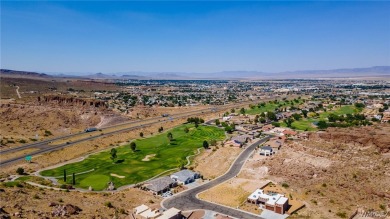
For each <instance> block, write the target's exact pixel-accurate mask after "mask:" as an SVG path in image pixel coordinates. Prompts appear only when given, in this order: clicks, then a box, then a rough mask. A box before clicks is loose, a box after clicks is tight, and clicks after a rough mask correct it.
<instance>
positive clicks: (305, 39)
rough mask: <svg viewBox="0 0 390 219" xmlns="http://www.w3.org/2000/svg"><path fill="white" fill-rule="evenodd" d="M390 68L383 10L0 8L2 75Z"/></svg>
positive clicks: (73, 4)
mask: <svg viewBox="0 0 390 219" xmlns="http://www.w3.org/2000/svg"><path fill="white" fill-rule="evenodd" d="M375 65H390V2H385V1H370V2H369V1H365V2H350V1H348V2H341V1H328V2H322V1H314V2H313V1H311V2H305V1H276V2H274V1H260V2H232V1H229V2H223V1H217V2H207V1H203V2H189V1H181V2H152V1H148V2H127V1H126V2H123V1H118V2H105V1H96V2H93V1H86V2H81V1H70V2H59V1H55V2H44V1H39V2H33V1H28V2H21V1H1V68H8V69H16V70H30V71H40V72H104V73H115V72H128V71H145V72H217V71H232V70H247V71H264V72H279V71H287V70H304V69H334V68H348V67H369V66H375Z"/></svg>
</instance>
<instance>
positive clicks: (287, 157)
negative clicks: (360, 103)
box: [263, 125, 390, 218]
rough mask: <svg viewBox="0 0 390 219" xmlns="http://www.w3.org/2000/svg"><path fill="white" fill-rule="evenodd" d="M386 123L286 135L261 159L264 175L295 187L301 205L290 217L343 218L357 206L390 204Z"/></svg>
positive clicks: (378, 207)
mask: <svg viewBox="0 0 390 219" xmlns="http://www.w3.org/2000/svg"><path fill="white" fill-rule="evenodd" d="M386 133H390V127H389V126H388V125H378V126H376V127H375V126H374V127H360V128H353V129H340V128H335V129H328V130H327V131H326V132H320V133H311V134H310V135H309V139H308V140H297V141H289V142H288V143H287V144H286V145H285V146H284V147H283V148H282V151H281V152H279V153H277V154H276V155H274V156H273V157H271V158H270V159H266V161H264V163H263V165H265V166H267V167H268V168H269V174H270V178H271V179H272V180H275V181H277V182H280V183H285V185H286V187H288V188H289V189H291V190H292V191H297V192H298V193H299V194H301V195H300V197H298V198H299V199H301V200H305V202H306V208H305V209H303V210H300V211H298V215H294V217H296V218H301V217H303V216H305V217H309V218H348V217H349V216H350V215H352V214H353V213H354V212H355V211H356V210H357V208H358V207H360V208H363V209H366V210H368V209H373V210H375V211H383V210H384V209H386V208H387V209H389V208H390V206H388V204H389V203H390V153H388V151H389V143H390V135H386Z"/></svg>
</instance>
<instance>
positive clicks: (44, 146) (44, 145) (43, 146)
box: [0, 110, 206, 166]
mask: <svg viewBox="0 0 390 219" xmlns="http://www.w3.org/2000/svg"><path fill="white" fill-rule="evenodd" d="M205 111H206V110H197V111H195V112H198V113H191V112H189V113H191V114H189V115H188V112H187V113H180V114H176V115H174V116H172V118H174V119H180V118H185V117H188V116H196V115H199V114H203V113H204V112H205ZM183 114H185V115H183ZM158 119H159V120H158ZM158 119H157V118H153V119H146V120H143V121H142V122H144V121H150V120H152V122H149V123H143V124H142V125H137V126H132V127H127V128H122V129H119V130H116V131H111V132H106V133H102V134H100V135H96V136H88V137H86V138H83V139H79V140H75V141H72V142H71V143H64V144H59V145H49V143H50V141H53V140H59V139H63V138H68V137H69V136H65V137H59V138H55V139H51V140H47V141H43V142H39V143H34V144H29V145H24V146H21V147H17V148H14V149H13V148H11V149H8V150H5V151H0V155H1V154H5V153H12V152H16V151H20V150H25V149H28V148H38V149H39V150H37V151H34V152H31V153H29V154H28V155H31V156H34V155H39V154H43V153H46V152H50V151H55V150H59V149H62V148H65V147H69V146H71V145H73V144H76V143H80V142H83V141H88V140H92V139H95V138H100V137H104V136H107V135H112V134H118V133H121V132H125V131H132V130H136V129H139V128H142V127H145V126H149V125H152V124H155V123H160V122H164V121H166V120H167V119H161V118H158ZM137 122H139V121H137ZM137 122H133V123H137ZM128 124H129V123H128ZM128 124H127V125H128ZM118 126H123V124H122V125H118ZM109 128H112V127H109ZM105 129H108V128H105ZM81 134H85V133H80V134H74V135H70V136H76V135H81ZM24 158H25V156H24V155H23V156H17V157H14V158H11V159H8V160H2V159H0V166H4V165H8V164H11V163H14V162H16V161H20V160H23V159H24Z"/></svg>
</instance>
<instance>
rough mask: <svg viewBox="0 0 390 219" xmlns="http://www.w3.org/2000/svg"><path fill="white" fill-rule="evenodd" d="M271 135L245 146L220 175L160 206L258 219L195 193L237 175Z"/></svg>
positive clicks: (163, 202)
mask: <svg viewBox="0 0 390 219" xmlns="http://www.w3.org/2000/svg"><path fill="white" fill-rule="evenodd" d="M270 137H271V136H267V137H265V138H263V139H261V140H259V141H257V142H255V143H253V144H252V145H250V146H248V147H247V148H245V150H244V151H243V152H241V154H240V155H239V156H238V157H237V159H236V160H235V161H234V162H233V164H232V165H231V167H230V169H229V170H228V171H227V172H226V173H225V174H224V175H222V176H220V177H218V178H216V179H214V180H212V181H210V182H208V183H206V184H203V185H201V186H198V187H195V188H193V189H190V190H186V191H184V192H181V193H179V194H177V195H174V196H172V197H170V198H167V199H165V200H163V201H162V202H161V206H162V207H164V208H167V209H168V208H172V207H175V208H178V209H180V210H183V211H187V210H195V209H205V210H211V211H215V212H219V213H221V214H225V215H229V216H232V217H236V218H245V219H260V218H261V217H260V216H258V215H255V214H251V213H248V212H245V211H241V210H238V209H234V208H229V207H226V206H223V205H219V204H215V203H211V202H207V201H202V200H200V199H198V198H197V195H198V194H199V193H201V192H203V191H206V190H208V189H210V188H212V187H214V186H217V185H219V184H221V183H223V182H225V181H227V180H229V179H231V178H233V177H235V176H237V175H238V173H239V172H240V170H241V168H242V167H243V166H244V163H245V161H246V160H247V159H248V157H249V156H250V154H251V153H252V152H253V150H254V149H255V148H256V147H257V146H258V145H260V144H262V143H264V142H266V141H267V140H268V139H269V138H270Z"/></svg>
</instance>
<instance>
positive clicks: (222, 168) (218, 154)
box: [191, 144, 242, 179]
mask: <svg viewBox="0 0 390 219" xmlns="http://www.w3.org/2000/svg"><path fill="white" fill-rule="evenodd" d="M218 145H219V144H218ZM213 148H216V147H211V149H208V150H203V151H202V153H201V154H200V155H198V156H196V157H195V159H194V162H193V164H192V165H191V166H192V167H194V170H195V171H198V172H200V173H201V174H202V175H203V177H204V178H205V179H214V178H216V177H218V176H220V175H222V174H223V173H225V172H226V171H227V170H228V169H229V167H230V165H231V163H232V162H233V161H234V160H235V159H236V157H237V156H238V154H239V153H240V152H241V150H242V149H240V148H233V147H226V146H225V147H222V146H220V145H219V146H218V149H216V150H215V151H213Z"/></svg>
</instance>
